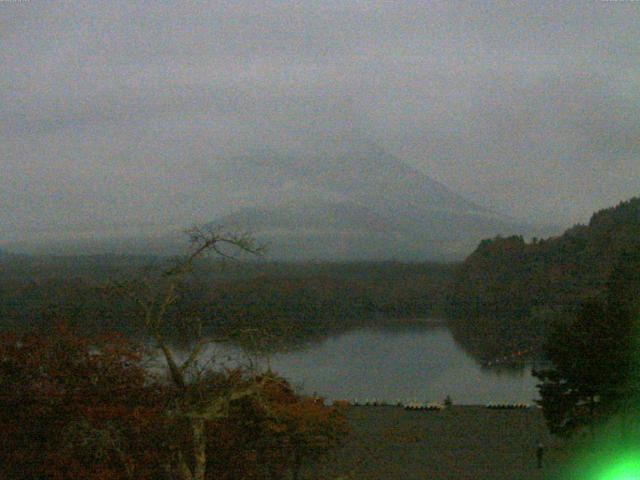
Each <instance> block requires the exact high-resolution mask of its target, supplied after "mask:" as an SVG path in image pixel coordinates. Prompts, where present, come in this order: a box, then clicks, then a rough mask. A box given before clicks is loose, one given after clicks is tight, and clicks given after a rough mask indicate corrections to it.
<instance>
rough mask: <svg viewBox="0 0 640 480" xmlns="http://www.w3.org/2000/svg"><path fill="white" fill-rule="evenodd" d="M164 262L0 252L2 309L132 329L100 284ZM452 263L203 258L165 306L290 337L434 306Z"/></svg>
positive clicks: (39, 318)
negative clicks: (0, 256)
mask: <svg viewBox="0 0 640 480" xmlns="http://www.w3.org/2000/svg"><path fill="white" fill-rule="evenodd" d="M165 261H166V259H162V258H159V257H127V256H109V255H105V256H86V257H53V256H50V257H47V256H41V257H30V256H5V257H4V258H3V259H1V260H0V266H1V268H2V270H1V273H0V318H2V322H3V326H4V327H10V328H11V329H19V328H21V327H38V326H50V325H52V324H55V323H57V322H60V321H64V322H67V323H69V324H71V325H73V326H76V327H79V328H81V329H82V330H85V331H92V332H93V331H105V330H113V329H116V330H120V331H125V332H127V333H131V332H130V329H131V325H135V324H136V323H137V322H135V321H132V320H133V319H132V318H131V315H135V314H136V311H135V309H132V308H131V305H128V304H126V302H123V301H122V299H114V298H113V297H110V296H108V295H106V294H105V293H104V290H103V288H102V287H104V286H105V285H106V284H107V283H108V282H109V281H111V280H117V279H122V278H128V279H131V278H135V277H136V276H144V275H145V272H146V271H148V269H154V268H160V267H161V265H163V263H164V262H165ZM453 270H454V267H453V266H451V265H446V264H435V263H413V264H406V263H397V262H353V263H311V262H310V263H301V264H286V263H266V262H229V261H227V262H220V261H214V260H206V259H205V260H204V261H202V262H199V263H198V264H197V265H196V267H195V269H194V271H193V273H192V275H190V277H189V279H188V282H187V283H186V284H184V285H183V286H182V287H181V290H180V301H179V302H178V303H177V304H176V306H175V307H174V308H173V310H172V312H170V313H171V315H172V316H173V317H174V320H175V322H174V323H175V324H176V325H177V324H179V323H180V322H179V319H180V318H181V317H185V316H189V315H196V314H197V315H198V316H199V317H201V319H202V321H203V324H204V326H205V327H211V328H212V329H216V328H225V329H227V330H229V331H234V332H239V331H241V330H242V328H241V327H247V328H249V327H251V328H260V329H262V330H263V331H269V330H274V329H275V330H276V331H277V330H280V331H281V332H280V333H282V331H283V330H286V331H287V332H289V334H290V336H291V337H292V338H291V339H297V340H300V339H303V338H305V337H312V336H313V335H317V334H326V333H330V331H331V330H332V329H342V328H348V327H350V326H353V325H355V324H361V323H362V322H370V321H371V320H372V319H375V318H407V317H425V316H433V315H437V314H440V313H442V312H443V311H444V309H445V304H446V298H447V294H448V290H447V288H448V285H449V284H450V282H451V279H452V276H453ZM281 327H284V328H281ZM175 332H177V330H175V331H174V333H175ZM274 333H275V332H274ZM291 339H290V340H291Z"/></svg>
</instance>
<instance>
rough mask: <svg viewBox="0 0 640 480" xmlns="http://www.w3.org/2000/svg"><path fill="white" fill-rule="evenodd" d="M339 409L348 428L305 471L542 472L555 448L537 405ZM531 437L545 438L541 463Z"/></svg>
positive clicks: (488, 475) (484, 475)
mask: <svg viewBox="0 0 640 480" xmlns="http://www.w3.org/2000/svg"><path fill="white" fill-rule="evenodd" d="M347 416H348V419H349V423H350V425H351V427H352V429H353V433H352V435H351V438H350V440H349V442H348V444H347V445H345V446H344V447H342V448H341V449H340V450H339V451H337V452H335V454H333V455H332V457H331V458H328V459H325V460H324V461H323V462H322V463H321V464H320V465H318V466H314V469H313V471H314V476H313V478H326V479H337V478H344V479H377V480H395V479H397V480H413V479H415V480H417V479H420V480H424V479H430V480H440V479H452V480H453V479H460V480H463V479H474V480H484V479H486V480H501V479H504V480H528V479H532V480H533V479H543V478H547V474H548V473H549V471H550V468H551V463H552V462H553V460H554V458H557V457H558V455H557V452H558V451H559V450H560V448H561V444H560V441H559V440H557V439H555V438H553V437H551V435H550V434H549V433H548V431H547V429H546V426H545V423H544V419H543V417H542V412H541V411H540V410H539V409H538V408H529V409H526V410H490V409H486V408H484V407H480V406H477V407H476V406H453V407H451V408H449V409H446V410H444V411H442V412H409V411H405V410H404V409H402V408H399V407H349V408H348V411H347ZM538 440H540V441H542V442H543V443H544V445H545V446H546V453H545V457H544V460H545V462H544V465H543V468H542V469H537V466H536V445H537V442H538Z"/></svg>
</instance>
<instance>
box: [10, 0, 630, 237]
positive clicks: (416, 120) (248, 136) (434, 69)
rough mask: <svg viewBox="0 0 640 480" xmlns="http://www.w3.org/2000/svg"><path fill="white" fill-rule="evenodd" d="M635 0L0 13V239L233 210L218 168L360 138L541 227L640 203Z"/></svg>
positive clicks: (109, 7) (46, 7)
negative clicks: (322, 140)
mask: <svg viewBox="0 0 640 480" xmlns="http://www.w3.org/2000/svg"><path fill="white" fill-rule="evenodd" d="M639 23H640V5H639V4H637V3H634V2H585V3H582V2H574V3H571V4H567V3H562V2H535V3H534V2H528V3H519V2H513V3H509V4H506V3H504V2H501V3H489V2H477V3H475V4H470V3H464V4H463V3H461V2H460V3H458V2H456V3H454V2H446V3H445V2H442V3H440V2H433V3H432V2H409V1H405V2H383V1H369V2H364V1H353V2H342V1H324V2H315V1H313V2H312V1H308V2H305V1H298V2H248V1H234V2H211V3H205V2H197V3H190V2H176V3H175V4H170V3H169V2H166V3H165V2H162V3H161V2H153V3H151V2H146V3H145V4H142V3H141V2H115V1H114V2H108V3H101V2H87V3H82V2H73V3H72V2H68V3H52V2H51V3H50V2H35V1H34V2H4V3H0V61H1V62H2V65H3V67H2V69H1V70H0V169H1V170H0V240H2V239H10V238H26V237H32V236H34V235H43V236H47V235H50V236H65V235H69V232H75V234H80V233H82V232H84V233H89V234H92V233H93V232H105V231H111V232H115V231H120V230H122V231H125V230H126V231H131V229H133V231H134V233H135V232H136V231H137V230H136V229H139V230H140V231H141V230H143V229H148V228H151V229H153V228H157V229H163V228H166V227H173V226H177V225H182V224H188V223H190V222H192V221H200V220H204V219H207V218H212V217H213V216H215V215H218V214H220V213H223V212H224V211H225V210H226V209H228V208H229V207H230V205H229V202H228V201H227V200H225V198H226V195H225V186H224V185H210V184H208V183H207V184H205V183H204V182H203V180H202V172H203V170H207V169H209V168H210V166H211V165H212V164H215V162H216V161H217V160H216V159H220V158H222V157H224V156H228V155H233V154H237V153H241V152H243V151H248V150H252V149H255V148H259V147H265V146H267V147H269V148H272V149H282V150H295V149H304V148H305V146H307V147H308V148H310V147H309V146H310V145H313V142H312V139H314V138H317V137H322V136H323V135H327V133H328V132H340V131H342V130H344V129H353V128H355V129H358V131H361V132H366V133H367V135H368V136H370V138H371V139H373V140H375V141H376V142H377V143H379V144H380V145H382V146H383V147H384V148H386V149H388V150H389V151H391V152H392V153H394V154H395V155H397V156H398V157H399V158H401V159H402V160H404V161H406V162H408V163H410V164H412V165H414V166H415V167H417V168H419V169H420V170H423V171H424V172H426V173H427V174H429V175H430V176H432V177H433V178H435V179H437V180H439V181H441V182H443V183H445V184H447V185H449V186H450V187H451V188H452V189H454V190H456V191H458V192H459V193H461V194H463V195H465V196H466V197H467V198H470V199H472V200H475V201H479V202H481V203H483V204H485V205H488V206H490V207H493V208H496V209H498V210H501V211H503V212H505V213H509V214H511V215H516V216H520V217H523V218H525V219H528V220H531V221H537V222H546V223H565V224H570V223H573V222H576V221H585V220H586V219H587V218H588V214H589V213H590V212H591V211H593V210H594V209H597V208H601V207H604V206H607V205H609V204H612V203H615V202H617V201H619V200H621V199H624V198H627V197H630V196H632V195H635V194H638V193H640V123H639V122H638V119H639V118H640V63H639V62H638V59H639V58H640V33H639V31H638V29H637V25H638V24H639Z"/></svg>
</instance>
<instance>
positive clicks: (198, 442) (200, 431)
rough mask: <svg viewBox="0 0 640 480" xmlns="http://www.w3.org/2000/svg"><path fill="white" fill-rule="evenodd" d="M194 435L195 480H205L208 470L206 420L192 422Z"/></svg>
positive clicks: (197, 419) (196, 419) (199, 419)
mask: <svg viewBox="0 0 640 480" xmlns="http://www.w3.org/2000/svg"><path fill="white" fill-rule="evenodd" d="M191 431H192V433H193V480H205V478H204V477H205V473H206V469H207V437H206V432H205V420H204V419H203V418H194V419H193V420H191Z"/></svg>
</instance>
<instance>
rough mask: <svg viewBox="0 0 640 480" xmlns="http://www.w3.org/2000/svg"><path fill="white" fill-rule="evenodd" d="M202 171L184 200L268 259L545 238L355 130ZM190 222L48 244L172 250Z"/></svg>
mask: <svg viewBox="0 0 640 480" xmlns="http://www.w3.org/2000/svg"><path fill="white" fill-rule="evenodd" d="M199 165H200V167H199V168H200V171H199V178H198V182H197V183H196V184H194V185H193V186H192V191H191V192H188V191H184V192H182V196H183V197H189V196H191V198H192V200H193V201H194V202H197V203H198V204H200V205H201V206H200V223H204V224H211V225H217V226H221V227H223V228H226V229H231V230H241V231H248V232H250V233H252V234H253V235H254V236H255V237H256V238H257V239H258V240H259V241H260V242H262V243H264V244H266V246H267V253H266V258H268V259H275V260H387V259H397V260H451V259H461V258H463V257H464V256H466V255H467V254H468V253H470V252H471V251H472V250H473V249H474V248H475V246H476V245H477V243H478V242H479V241H480V240H481V239H483V238H486V237H493V236H495V235H498V234H501V235H507V234H516V233H517V234H522V235H525V236H531V235H536V234H539V232H538V231H536V229H535V228H534V227H532V226H529V225H525V224H524V223H522V222H520V223H519V222H516V221H515V220H513V219H512V218H509V217H507V216H504V215H501V214H498V213H495V212H493V211H491V210H489V209H487V208H484V207H482V206H479V205H477V204H475V203H473V202H470V201H468V200H466V199H465V198H464V197H463V196H462V195H458V194H457V193H454V192H453V191H451V190H450V189H448V188H447V187H446V186H444V185H442V184H441V183H439V182H437V181H435V180H433V179H431V178H430V177H429V176H428V175H426V174H424V173H422V172H420V171H418V170H416V169H415V168H413V167H411V166H409V165H407V164H405V163H403V162H402V161H400V160H398V159H396V158H395V157H393V156H392V155H390V154H389V153H388V152H386V151H385V150H384V149H383V148H381V147H380V146H379V145H377V144H376V143H375V142H373V141H371V140H370V139H368V138H366V136H365V135H362V134H359V133H357V132H350V131H347V132H340V133H339V134H333V135H324V136H322V135H319V136H318V137H317V138H310V137H309V136H307V137H306V138H305V139H304V141H303V140H301V139H298V142H292V141H287V143H286V147H285V146H282V147H280V148H277V146H275V145H273V146H269V147H266V148H262V149H256V150H254V151H252V152H251V153H249V154H244V155H228V156H224V157H219V158H213V159H211V160H209V161H208V162H207V161H201V162H200V163H199ZM221 192H222V193H223V195H221ZM219 198H224V203H221V202H220V201H216V199H219ZM207 205H209V206H211V208H209V209H207V208H203V206H207ZM220 211H222V213H217V214H216V213H214V212H220ZM209 212H210V213H209ZM188 226H189V225H188V224H187V223H186V222H185V223H184V224H183V225H178V226H176V229H175V231H174V232H169V231H165V232H160V233H156V234H155V235H143V236H140V235H138V236H135V235H129V236H123V235H120V236H117V235H116V236H111V237H110V238H106V237H103V238H102V239H100V238H98V237H96V238H92V239H91V240H75V241H73V242H70V241H60V242H47V243H46V251H48V252H54V253H55V252H61V253H156V254H175V253H178V252H180V251H182V250H184V248H185V247H186V244H185V241H184V239H183V238H182V237H181V235H180V234H179V233H177V231H178V230H179V229H180V228H187V227H188ZM23 248H24V247H23ZM32 248H33V247H32ZM42 248H43V245H41V246H40V247H39V248H37V249H39V250H42ZM18 249H19V247H18Z"/></svg>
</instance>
